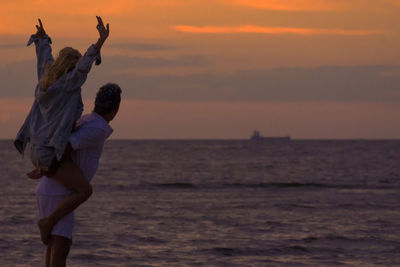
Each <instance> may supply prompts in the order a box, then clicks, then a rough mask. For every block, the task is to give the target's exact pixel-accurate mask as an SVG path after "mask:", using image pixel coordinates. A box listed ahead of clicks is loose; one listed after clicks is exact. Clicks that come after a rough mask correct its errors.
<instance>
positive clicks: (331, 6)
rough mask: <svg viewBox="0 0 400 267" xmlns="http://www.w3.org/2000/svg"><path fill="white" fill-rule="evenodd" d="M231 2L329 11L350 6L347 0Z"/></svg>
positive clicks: (272, 7) (247, 0)
mask: <svg viewBox="0 0 400 267" xmlns="http://www.w3.org/2000/svg"><path fill="white" fill-rule="evenodd" d="M232 2H233V4H236V5H242V6H247V7H252V8H261V9H270V10H287V11H329V10H341V9H345V8H348V7H349V6H350V4H349V1H342V0H336V1H331V0H269V1H265V0H233V1H232Z"/></svg>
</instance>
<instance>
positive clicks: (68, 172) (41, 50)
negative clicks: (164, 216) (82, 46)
mask: <svg viewBox="0 0 400 267" xmlns="http://www.w3.org/2000/svg"><path fill="white" fill-rule="evenodd" d="M96 18H97V21H98V24H97V30H98V32H99V36H100V37H99V39H98V41H97V42H96V44H93V45H91V46H90V47H89V48H88V50H87V52H86V53H85V55H84V56H81V54H80V53H79V51H78V50H76V49H73V48H71V47H66V48H63V49H61V51H60V53H59V55H58V57H57V59H56V60H54V59H53V56H52V53H51V46H50V44H51V39H50V37H48V36H47V34H46V32H45V30H44V28H43V24H42V22H41V20H40V19H39V25H36V28H37V32H36V34H33V35H32V36H31V38H30V40H29V42H28V45H30V44H31V43H33V42H34V43H35V46H36V55H37V72H38V81H39V82H38V84H37V86H36V89H35V101H34V103H33V105H32V107H31V110H30V112H29V114H28V116H27V118H26V120H25V122H24V124H23V125H22V127H21V129H20V130H19V132H18V134H17V138H16V140H15V142H14V144H15V146H16V148H17V150H18V151H19V152H20V153H21V154H24V152H25V151H27V150H28V153H29V154H30V157H31V160H32V163H33V164H34V166H35V169H34V170H33V171H31V172H30V173H28V174H27V175H28V176H29V177H30V178H32V179H38V178H40V177H41V176H43V175H46V176H50V177H52V178H54V179H57V180H58V181H59V182H61V183H62V184H63V185H64V186H65V187H67V188H68V189H70V190H72V191H73V193H72V194H71V195H69V196H68V197H66V198H65V199H64V200H63V201H61V202H60V203H59V205H58V206H57V208H56V209H55V210H54V211H53V213H52V214H51V215H50V216H48V217H46V218H43V219H41V220H39V221H38V226H39V229H40V234H41V239H42V242H43V243H44V244H47V243H48V241H49V236H50V232H51V229H52V228H53V226H54V225H55V224H56V223H57V221H58V220H60V219H61V218H62V217H64V216H65V215H66V214H68V213H70V212H71V211H73V210H74V209H76V208H77V207H78V206H79V205H80V204H82V203H83V202H84V201H86V200H87V199H88V198H89V197H90V195H91V194H92V188H91V186H90V184H89V182H88V181H87V179H86V178H85V177H84V175H83V174H82V172H81V170H80V169H79V168H78V167H77V166H76V165H75V164H74V163H73V162H72V160H71V159H70V157H69V153H70V145H69V144H68V140H69V137H70V135H71V132H72V130H73V127H74V123H75V122H76V121H77V120H78V119H79V118H80V116H81V114H82V111H83V103H82V96H81V86H82V85H83V84H84V82H85V81H86V78H87V75H88V73H89V71H90V69H91V66H92V64H93V63H94V62H95V61H96V65H98V64H100V62H101V59H100V49H101V47H102V46H103V44H104V42H105V40H106V39H107V38H108V35H109V32H110V31H109V25H108V24H107V27H104V24H103V21H102V19H101V18H100V17H96ZM27 148H28V149H27Z"/></svg>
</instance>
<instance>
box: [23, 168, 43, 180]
mask: <svg viewBox="0 0 400 267" xmlns="http://www.w3.org/2000/svg"><path fill="white" fill-rule="evenodd" d="M48 171H49V168H47V167H43V166H39V167H37V168H36V169H34V170H32V171H31V172H28V173H27V174H26V175H27V176H28V177H29V178H31V179H34V180H37V179H40V178H41V177H42V176H43V175H46V174H47V173H48Z"/></svg>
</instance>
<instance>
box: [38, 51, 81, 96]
mask: <svg viewBox="0 0 400 267" xmlns="http://www.w3.org/2000/svg"><path fill="white" fill-rule="evenodd" d="M81 57H82V54H81V53H80V52H79V51H78V50H76V49H74V48H72V47H65V48H63V49H61V50H60V52H59V53H58V57H57V58H56V60H55V61H54V62H53V64H50V65H49V66H47V67H45V68H46V70H45V73H44V75H43V77H42V79H41V80H40V89H41V90H43V91H46V90H47V89H48V88H49V87H50V86H51V85H52V84H53V83H55V82H56V81H57V80H58V79H59V78H61V77H62V76H63V75H65V74H67V73H68V72H69V71H71V70H73V69H74V67H75V65H76V63H77V62H78V60H79V59H80V58H81Z"/></svg>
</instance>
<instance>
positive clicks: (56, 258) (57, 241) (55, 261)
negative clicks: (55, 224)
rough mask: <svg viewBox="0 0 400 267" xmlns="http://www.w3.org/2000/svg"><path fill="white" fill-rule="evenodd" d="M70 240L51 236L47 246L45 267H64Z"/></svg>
mask: <svg viewBox="0 0 400 267" xmlns="http://www.w3.org/2000/svg"><path fill="white" fill-rule="evenodd" d="M70 244H71V240H69V239H68V238H65V237H63V236H58V235H52V236H51V239H50V241H49V244H48V245H47V251H46V267H64V266H66V262H67V256H68V253H69V249H70Z"/></svg>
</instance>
